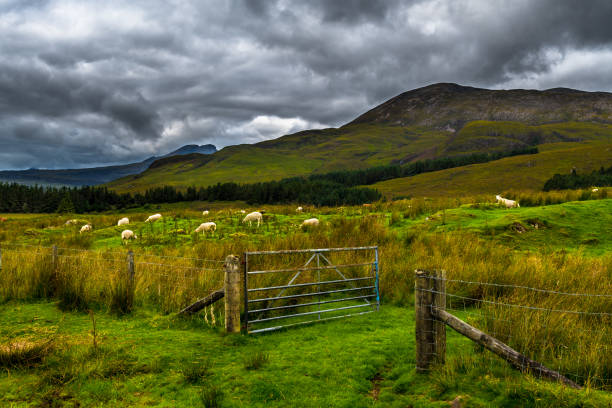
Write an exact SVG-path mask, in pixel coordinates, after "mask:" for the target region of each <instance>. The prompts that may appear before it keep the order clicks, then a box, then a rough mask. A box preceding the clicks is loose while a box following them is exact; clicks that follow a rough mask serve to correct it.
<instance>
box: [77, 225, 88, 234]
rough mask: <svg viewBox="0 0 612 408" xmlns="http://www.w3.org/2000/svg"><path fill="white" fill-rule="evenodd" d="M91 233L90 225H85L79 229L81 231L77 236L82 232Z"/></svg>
mask: <svg viewBox="0 0 612 408" xmlns="http://www.w3.org/2000/svg"><path fill="white" fill-rule="evenodd" d="M88 231H91V224H85V225H83V226H82V227H81V230H80V231H79V234H82V233H84V232H88Z"/></svg>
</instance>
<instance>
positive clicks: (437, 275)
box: [414, 270, 446, 373]
mask: <svg viewBox="0 0 612 408" xmlns="http://www.w3.org/2000/svg"><path fill="white" fill-rule="evenodd" d="M444 278H445V274H444V272H443V271H435V272H433V273H432V272H429V271H422V270H416V271H415V293H414V311H415V321H416V324H415V335H416V370H417V372H420V373H422V372H427V371H428V370H429V368H430V367H431V366H432V365H433V364H444V361H445V354H446V326H445V324H444V323H443V322H440V321H439V320H437V319H436V318H435V316H434V315H433V313H432V310H433V309H434V308H442V309H443V308H445V307H446V290H445V288H446V285H445V281H444Z"/></svg>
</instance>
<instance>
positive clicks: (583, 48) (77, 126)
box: [0, 0, 612, 169]
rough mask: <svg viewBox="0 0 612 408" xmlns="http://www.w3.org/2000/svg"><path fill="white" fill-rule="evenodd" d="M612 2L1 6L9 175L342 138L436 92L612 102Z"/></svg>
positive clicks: (294, 0)
mask: <svg viewBox="0 0 612 408" xmlns="http://www.w3.org/2000/svg"><path fill="white" fill-rule="evenodd" d="M611 22H612V1H609V0H601V1H598V0H590V1H580V0H533V1H528V0H512V1H505V0H504V1H502V0H499V1H498V0H413V1H396V0H379V1H376V0H346V1H326V0H311V1H306V0H276V1H275V0H269V1H261V0H242V1H241V0H234V1H232V0H228V1H219V0H212V1H206V0H204V1H179V0H159V1H158V0H146V1H144V0H143V1H141V0H131V1H128V2H126V1H112V0H109V1H99V0H74V1H68V0H51V1H45V0H0V169H25V168H31V167H36V168H73V167H76V168H80V167H91V166H95V165H105V164H115V163H127V162H132V161H139V160H142V159H144V158H146V157H149V156H151V155H157V154H159V155H161V154H165V153H168V152H170V151H172V150H174V149H176V148H178V147H180V146H182V145H185V144H192V143H195V144H205V143H212V144H215V145H216V146H217V147H218V148H221V147H224V146H228V145H233V144H239V143H255V142H258V141H261V140H266V139H272V138H276V137H279V136H282V135H285V134H289V133H294V132H297V131H300V130H304V129H312V128H325V127H337V126H341V125H343V124H345V123H347V122H349V121H351V120H352V119H354V118H355V117H357V116H359V115H360V114H361V113H364V112H365V111H367V110H369V109H371V108H372V107H374V106H376V105H378V104H380V103H382V102H384V101H385V100H387V99H389V98H391V97H393V96H396V95H398V94H400V93H402V92H405V91H408V90H411V89H414V88H419V87H422V86H426V85H429V84H432V83H436V82H455V83H459V84H462V85H470V86H476V87H483V88H494V89H511V88H528V89H548V88H555V87H568V88H575V89H582V90H587V91H608V92H610V91H612V80H611V79H612V75H611V74H612V23H611Z"/></svg>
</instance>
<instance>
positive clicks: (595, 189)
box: [591, 187, 599, 193]
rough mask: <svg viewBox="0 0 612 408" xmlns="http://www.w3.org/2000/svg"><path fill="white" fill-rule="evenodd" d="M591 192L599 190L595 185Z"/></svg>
mask: <svg viewBox="0 0 612 408" xmlns="http://www.w3.org/2000/svg"><path fill="white" fill-rule="evenodd" d="M591 191H592V192H593V193H596V192H598V191H599V189H598V188H597V187H595V188H594V189H592V190H591Z"/></svg>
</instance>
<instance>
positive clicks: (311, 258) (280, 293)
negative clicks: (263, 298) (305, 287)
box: [276, 254, 317, 296]
mask: <svg viewBox="0 0 612 408" xmlns="http://www.w3.org/2000/svg"><path fill="white" fill-rule="evenodd" d="M315 256H317V254H313V255H312V256H311V257H310V259H309V260H308V262H306V264H304V266H308V265H309V264H310V262H311V261H312V260H313V259H314V257H315ZM301 273H302V271H298V273H296V274H295V276H294V277H293V278H291V280H290V281H289V283H288V284H287V287H289V286H290V285H291V284H292V283H293V282H295V280H296V279H297V278H298V276H300V274H301ZM285 289H287V288H284V289H282V290H281V291H280V292H278V295H276V296H282V294H283V293H285Z"/></svg>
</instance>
